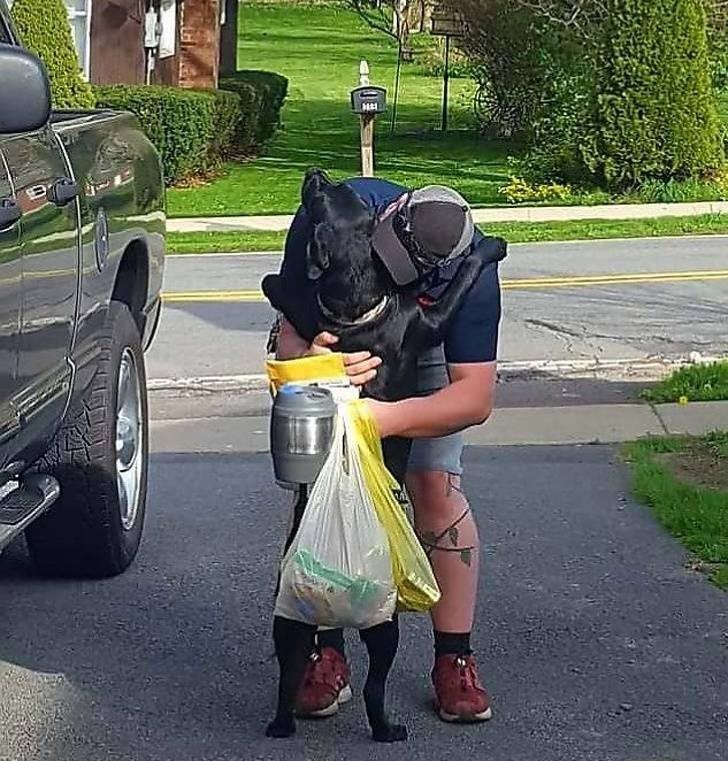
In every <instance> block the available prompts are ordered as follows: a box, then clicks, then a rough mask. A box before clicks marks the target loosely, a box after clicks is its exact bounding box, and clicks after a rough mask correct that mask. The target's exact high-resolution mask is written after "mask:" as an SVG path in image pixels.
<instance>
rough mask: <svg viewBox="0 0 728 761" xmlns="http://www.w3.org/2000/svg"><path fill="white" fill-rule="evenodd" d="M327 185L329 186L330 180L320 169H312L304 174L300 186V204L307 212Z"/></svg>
mask: <svg viewBox="0 0 728 761" xmlns="http://www.w3.org/2000/svg"><path fill="white" fill-rule="evenodd" d="M327 185H331V180H330V179H329V178H328V176H327V174H326V172H324V171H323V170H322V169H317V168H315V167H314V168H312V169H309V170H308V171H307V172H306V174H305V176H304V178H303V184H302V185H301V202H302V203H303V205H304V207H305V208H306V210H307V211H310V209H311V206H312V205H313V202H314V201H315V200H316V199H317V198H319V196H320V195H321V191H322V189H323V188H324V187H325V186H327Z"/></svg>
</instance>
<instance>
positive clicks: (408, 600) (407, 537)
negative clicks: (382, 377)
mask: <svg viewBox="0 0 728 761" xmlns="http://www.w3.org/2000/svg"><path fill="white" fill-rule="evenodd" d="M346 406H347V407H348V409H349V412H350V415H351V418H352V420H353V423H354V427H355V429H356V434H357V445H358V448H359V459H360V461H361V466H362V471H363V473H364V481H365V483H366V487H367V489H368V490H369V492H370V494H371V497H372V501H373V502H374V506H375V508H376V511H377V515H378V517H379V520H380V521H381V523H382V525H383V526H384V530H385V531H386V533H387V537H388V538H389V551H390V555H391V556H392V571H393V574H394V581H395V584H396V586H397V599H398V606H397V607H398V609H399V610H400V611H409V612H417V613H424V612H426V611H428V610H429V609H430V608H431V607H432V606H433V605H435V603H437V602H438V600H439V599H440V588H439V586H438V584H437V580H436V579H435V574H434V572H433V570H432V566H431V565H430V561H429V559H428V557H427V555H426V554H425V551H424V550H423V549H422V545H421V544H420V542H419V540H418V539H417V535H416V534H415V532H414V529H413V528H412V525H411V523H410V522H409V519H408V517H407V514H406V512H405V510H404V508H403V506H402V505H401V504H400V503H399V501H398V500H397V498H396V497H395V493H398V492H399V491H400V489H399V484H398V483H397V479H396V478H395V477H394V476H393V475H392V474H391V473H390V472H389V470H387V468H386V466H385V464H384V456H383V453H382V444H381V440H380V438H379V432H378V431H377V428H376V424H375V422H374V420H373V418H372V416H371V415H370V414H369V411H368V410H367V407H366V403H365V402H364V401H363V400H361V399H355V400H353V401H350V402H348V403H347V405H346Z"/></svg>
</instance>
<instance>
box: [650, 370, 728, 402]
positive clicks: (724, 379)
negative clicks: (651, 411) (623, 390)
mask: <svg viewBox="0 0 728 761" xmlns="http://www.w3.org/2000/svg"><path fill="white" fill-rule="evenodd" d="M642 398H643V399H645V400H647V401H648V402H652V403H654V404H663V403H669V402H679V401H681V400H682V401H688V402H720V401H726V400H728V362H711V363H706V364H703V365H687V366H685V367H681V368H680V369H679V370H676V371H675V372H674V373H672V375H670V376H669V377H667V378H665V379H664V380H662V381H660V382H659V383H657V384H656V385H655V386H653V387H652V388H649V389H645V390H644V391H643V392H642Z"/></svg>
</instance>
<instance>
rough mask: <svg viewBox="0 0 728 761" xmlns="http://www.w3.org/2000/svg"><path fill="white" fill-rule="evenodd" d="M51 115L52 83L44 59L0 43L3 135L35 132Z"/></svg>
mask: <svg viewBox="0 0 728 761" xmlns="http://www.w3.org/2000/svg"><path fill="white" fill-rule="evenodd" d="M50 118H51V86H50V82H49V80H48V74H47V72H46V70H45V66H43V63H42V62H41V60H40V58H38V57H37V56H35V55H33V54H32V53H30V52H28V51H27V50H24V49H23V48H19V47H16V46H14V45H0V135H12V134H15V133H22V132H32V131H34V130H38V129H41V127H44V126H45V125H46V124H47V123H48V120H49V119H50Z"/></svg>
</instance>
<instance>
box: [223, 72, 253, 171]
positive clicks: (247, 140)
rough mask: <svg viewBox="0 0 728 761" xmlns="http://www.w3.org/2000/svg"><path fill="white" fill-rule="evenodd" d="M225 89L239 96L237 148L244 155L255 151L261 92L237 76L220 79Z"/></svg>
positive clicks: (236, 131) (236, 132)
mask: <svg viewBox="0 0 728 761" xmlns="http://www.w3.org/2000/svg"><path fill="white" fill-rule="evenodd" d="M220 87H221V88H222V90H223V91H226V92H230V93H234V94H235V95H237V96H238V101H239V108H240V111H239V114H238V119H237V122H236V124H235V149H236V153H237V154H239V155H242V156H246V155H249V154H251V153H254V151H255V149H256V147H257V143H258V140H257V127H258V121H259V118H260V109H261V94H260V92H259V91H258V90H256V89H255V87H253V85H251V84H250V83H249V82H246V81H243V80H238V79H237V78H236V77H226V78H225V79H222V80H220Z"/></svg>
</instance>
